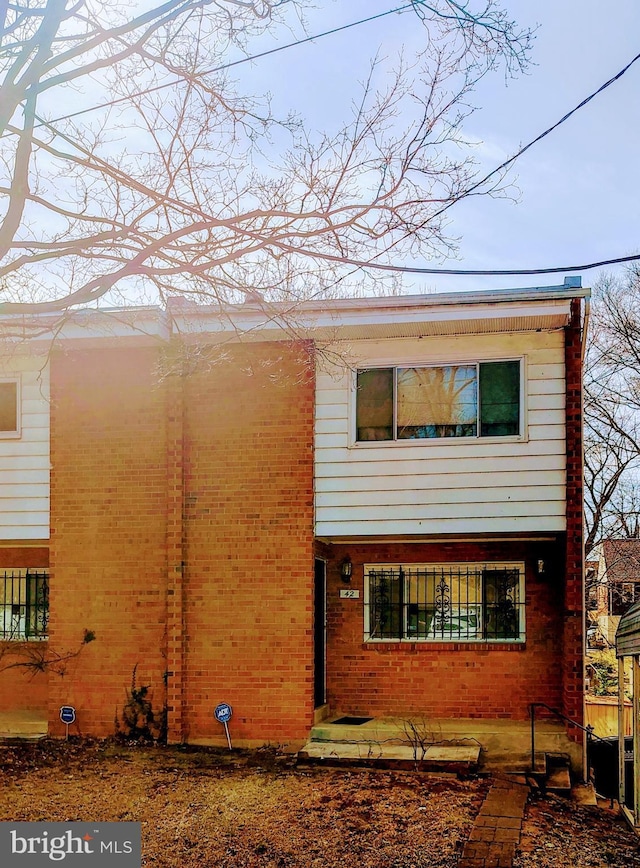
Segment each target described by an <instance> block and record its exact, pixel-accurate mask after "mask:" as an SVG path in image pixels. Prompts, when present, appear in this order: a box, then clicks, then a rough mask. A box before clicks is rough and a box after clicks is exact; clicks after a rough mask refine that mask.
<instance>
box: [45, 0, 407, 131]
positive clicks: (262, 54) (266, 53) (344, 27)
mask: <svg viewBox="0 0 640 868" xmlns="http://www.w3.org/2000/svg"><path fill="white" fill-rule="evenodd" d="M413 8H414V3H406V4H405V5H404V6H398V7H396V8H395V9H387V11H386V12H379V13H378V14H377V15H370V16H369V18H361V19H360V20H359V21H352V22H351V23H350V24H343V25H341V26H340V27H334V28H333V29H331V30H325V31H323V32H322V33H316V34H315V35H314V36H307V37H305V38H304V39H298V40H296V41H295V42H288V43H287V44H286V45H280V46H278V47H277V48H270V49H268V50H267V51H261V52H259V53H258V54H251V55H250V56H249V57H242V58H240V59H239V60H232V61H230V62H229V63H222V64H220V66H214V67H212V68H211V69H205V70H204V71H203V72H201V73H199V74H200V75H212V74H213V73H215V72H222V71H223V70H225V69H231V68H232V67H233V66H240V64H242V63H249V62H250V61H253V60H259V59H260V58H262V57H268V56H269V55H271V54H277V53H278V52H280V51H286V50H287V49H288V48H295V46H296V45H304V44H305V43H307V42H313V41H314V40H316V39H322V38H323V37H324V36H333V34H334V33H340V32H341V31H343V30H350V29H351V28H352V27H359V26H360V25H361V24H368V23H369V22H370V21H376V20H377V19H378V18H384V17H386V16H387V15H393V14H394V13H397V14H401V13H403V12H406V11H407V10H408V9H413ZM180 81H182V79H180V78H178V79H176V80H175V81H169V82H165V83H164V84H158V85H156V86H155V87H150V88H148V89H147V90H142V91H140V92H139V93H133V94H130V95H128V96H121V97H118V98H117V99H113V100H110V101H109V102H105V103H101V104H100V105H95V106H91V108H86V109H80V110H79V111H77V112H72V113H71V114H67V115H60V116H59V117H57V118H53V120H51V121H49V123H52V124H55V123H57V122H58V121H64V120H71V118H76V117H79V116H80V115H84V114H88V113H89V112H95V111H99V110H100V109H104V108H111V106H114V105H118V104H119V103H121V102H127V101H128V100H131V99H134V98H135V97H139V96H146V95H147V94H149V93H155V92H156V91H159V90H164V89H165V88H167V87H174V86H175V85H176V84H178V83H179V82H180Z"/></svg>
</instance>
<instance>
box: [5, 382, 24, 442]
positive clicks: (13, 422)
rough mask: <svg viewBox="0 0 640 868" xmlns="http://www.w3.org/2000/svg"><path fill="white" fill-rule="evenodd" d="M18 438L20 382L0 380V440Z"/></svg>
mask: <svg viewBox="0 0 640 868" xmlns="http://www.w3.org/2000/svg"><path fill="white" fill-rule="evenodd" d="M19 436H20V381H19V380H18V379H11V380H9V379H3V380H0V438H1V437H19Z"/></svg>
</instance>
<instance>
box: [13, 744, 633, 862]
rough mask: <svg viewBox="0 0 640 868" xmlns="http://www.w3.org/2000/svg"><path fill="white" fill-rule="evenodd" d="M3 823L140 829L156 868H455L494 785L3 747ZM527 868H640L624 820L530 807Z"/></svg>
mask: <svg viewBox="0 0 640 868" xmlns="http://www.w3.org/2000/svg"><path fill="white" fill-rule="evenodd" d="M0 785H1V788H0V820H58V821H70V820H98V821H109V820H111V821H117V820H134V821H139V822H140V823H141V824H142V852H143V864H144V865H147V866H157V868H178V866H179V868H196V866H197V868H213V866H215V868H244V866H247V868H249V866H250V868H254V866H255V868H289V866H291V868H311V866H317V868H369V866H371V868H373V866H375V868H454V866H455V865H456V863H457V861H458V858H459V856H460V853H461V852H462V847H463V845H464V842H465V840H466V837H467V835H468V833H469V831H470V829H471V826H472V824H473V820H474V817H475V815H476V813H477V811H478V810H479V808H480V805H481V804H482V800H483V798H484V796H485V793H486V791H487V788H488V786H489V781H488V780H487V779H485V778H478V779H474V780H468V781H458V780H456V779H455V778H453V777H436V776H431V775H420V774H413V773H402V772H389V771H383V772H381V771H376V772H374V771H360V770H350V771H346V770H332V769H325V768H322V769H319V768H307V769H304V768H296V767H295V766H294V765H293V762H292V760H291V758H290V757H281V756H278V755H276V754H275V753H273V752H272V751H257V752H252V753H240V752H238V753H232V754H230V753H229V752H222V751H218V752H217V751H207V750H195V749H179V748H161V747H158V748H139V747H126V746H119V745H114V744H112V743H83V744H74V743H69V744H65V743H64V742H51V741H45V742H40V743H38V744H36V745H25V746H22V745H21V746H19V747H2V748H0ZM516 866H517V868H534V866H535V868H556V866H557V868H635V866H640V842H639V841H638V839H636V837H635V836H634V835H632V834H631V833H630V832H629V831H628V830H627V828H626V827H625V826H624V824H623V823H622V821H620V820H619V819H618V818H616V817H615V816H613V815H611V814H609V813H607V812H606V811H597V810H596V809H578V808H574V807H572V806H570V805H568V804H565V803H563V802H561V801H560V800H559V799H537V800H535V801H533V802H531V803H530V806H529V808H528V815H527V819H526V824H525V829H524V834H523V837H522V842H521V848H520V853H519V855H518V857H517V861H516Z"/></svg>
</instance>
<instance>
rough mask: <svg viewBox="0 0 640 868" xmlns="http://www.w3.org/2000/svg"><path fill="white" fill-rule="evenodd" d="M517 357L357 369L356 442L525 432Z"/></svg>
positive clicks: (519, 367)
mask: <svg viewBox="0 0 640 868" xmlns="http://www.w3.org/2000/svg"><path fill="white" fill-rule="evenodd" d="M520 370H521V364H520V361H519V360H508V361H493V362H475V363H465V364H457V365H430V366H428V367H406V368H400V367H394V368H369V369H366V370H361V371H358V374H357V391H356V440H357V441H358V442H365V441H372V440H375V441H381V440H382V441H384V440H425V439H429V440H432V439H440V438H444V437H514V436H518V435H520V434H521V429H522V425H521V406H520V405H521V401H520V392H521V375H520Z"/></svg>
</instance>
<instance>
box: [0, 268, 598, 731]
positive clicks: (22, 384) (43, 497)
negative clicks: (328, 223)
mask: <svg viewBox="0 0 640 868" xmlns="http://www.w3.org/2000/svg"><path fill="white" fill-rule="evenodd" d="M567 283H568V284H571V285H565V286H560V287H548V288H542V289H531V290H509V291H506V290H502V291H496V292H477V293H450V294H444V295H423V296H405V297H394V298H373V299H371V298H368V299H343V300H336V301H330V302H323V303H316V302H308V303H305V304H304V305H303V306H302V307H301V308H300V310H299V311H297V317H298V324H297V331H296V338H295V340H291V339H290V336H291V330H290V329H288V328H287V326H286V322H284V317H285V308H284V307H277V306H276V307H273V308H269V309H268V310H267V311H265V310H264V309H263V308H262V307H261V306H259V305H258V306H255V305H253V304H252V303H249V304H244V305H238V306H234V307H229V308H227V309H225V310H220V309H218V308H213V307H206V306H189V305H184V304H177V303H176V304H173V305H169V308H168V310H167V311H164V310H161V309H159V308H137V309H127V310H119V311H102V312H98V311H79V312H77V313H74V314H73V315H72V316H71V317H70V319H69V321H68V323H67V324H66V325H65V327H64V328H63V330H62V331H61V333H60V334H59V335H58V336H57V339H56V341H55V343H54V344H53V349H51V345H50V343H49V342H48V341H47V340H46V335H43V336H41V337H40V338H38V339H33V340H31V341H30V342H29V344H28V345H27V346H26V349H25V344H24V343H16V344H15V345H14V344H12V343H11V342H10V341H9V340H6V341H5V344H6V346H7V347H9V348H10V349H6V351H5V353H4V357H3V359H2V364H3V370H2V376H1V377H0V402H1V403H2V405H3V406H2V407H0V417H1V418H0V425H2V426H4V428H3V429H2V433H1V435H0V537H1V539H2V544H1V547H0V558H2V563H0V569H2V570H6V571H7V572H6V573H5V593H4V598H2V599H0V618H4V621H0V630H2V631H3V636H4V639H5V644H4V646H3V647H4V648H5V654H4V657H3V658H2V659H0V666H2V665H3V664H5V663H6V662H7V661H9V662H10V661H11V659H12V657H11V655H12V653H13V650H12V649H13V648H14V647H16V646H14V645H13V644H12V643H15V642H17V641H18V640H23V641H22V643H21V647H22V648H24V647H26V648H27V650H28V649H29V648H33V647H34V645H35V643H39V645H38V647H40V648H42V647H46V648H47V653H48V654H49V656H50V657H51V656H57V657H59V658H62V660H61V662H60V664H59V665H57V666H55V667H53V669H52V670H50V671H48V672H39V673H36V675H35V676H34V675H33V672H32V671H29V672H27V671H25V670H24V669H23V668H13V669H5V671H3V672H2V673H1V674H0V701H1V702H2V705H3V706H4V707H5V708H15V709H20V708H23V709H31V710H33V711H37V712H40V713H42V714H46V715H47V717H48V720H49V727H50V732H51V733H52V734H54V735H58V734H61V733H62V732H63V726H62V724H61V723H60V721H59V719H58V710H59V707H60V706H61V705H63V704H71V705H74V706H75V707H76V709H77V714H78V728H79V730H80V731H81V732H82V733H84V734H91V735H95V736H107V735H110V734H112V733H113V731H114V717H117V716H118V715H119V714H120V712H121V709H122V705H123V702H124V700H125V695H126V689H127V687H128V686H129V684H130V681H131V675H132V672H133V670H134V667H136V677H137V682H138V684H145V685H149V686H150V691H151V696H152V701H153V703H154V706H155V707H156V708H157V709H160V708H163V707H166V710H167V715H168V736H169V739H170V740H171V741H183V740H186V741H188V742H191V743H221V742H222V740H223V739H224V732H223V730H222V727H221V726H220V724H219V723H218V722H217V721H216V720H215V719H214V717H213V709H214V708H215V706H216V705H217V704H218V703H219V702H223V701H224V702H228V703H230V704H231V705H232V706H233V709H234V717H233V735H234V742H235V743H236V744H238V745H242V744H246V745H249V744H263V743H265V742H270V743H286V744H289V745H297V744H300V743H301V742H303V741H304V739H305V738H306V737H307V734H308V732H309V730H310V727H311V726H312V724H313V722H314V720H317V719H319V718H321V717H322V716H323V715H327V714H331V715H333V714H366V715H370V716H389V715H396V716H402V715H411V714H424V715H429V716H431V717H434V718H440V719H444V718H458V719H461V720H462V719H482V720H491V719H504V720H514V721H524V720H526V718H527V715H528V706H529V703H531V702H545V703H548V704H549V705H551V706H554V707H557V708H559V709H560V710H561V711H562V712H563V713H564V714H565V715H567V716H568V717H570V718H572V719H573V720H577V721H578V722H581V721H582V684H583V663H582V644H583V643H582V636H583V580H582V506H581V504H582V476H581V454H582V452H581V354H582V342H583V326H584V310H583V308H584V305H585V299H586V298H587V297H588V292H587V291H586V290H582V289H580V288H579V287H576V286H574V285H573V282H572V281H569V282H567ZM301 333H303V337H302V338H301V337H300V335H301ZM3 390H4V391H3ZM49 499H50V503H49ZM38 577H39V578H38ZM0 588H1V586H0ZM47 594H48V605H47V603H46V600H45V597H46V596H47ZM84 629H89V630H92V631H93V632H95V634H96V637H97V638H96V641H95V642H92V643H91V644H89V645H87V646H86V647H84V648H83V649H82V651H81V653H80V654H79V655H77V656H73V655H72V656H70V657H69V659H68V660H65V659H64V658H65V657H66V656H67V655H68V654H69V653H70V652H73V651H74V649H77V647H78V645H79V642H80V641H81V637H82V633H83V630H84ZM25 639H26V641H24V640H25ZM61 672H62V674H60V673H61Z"/></svg>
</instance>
